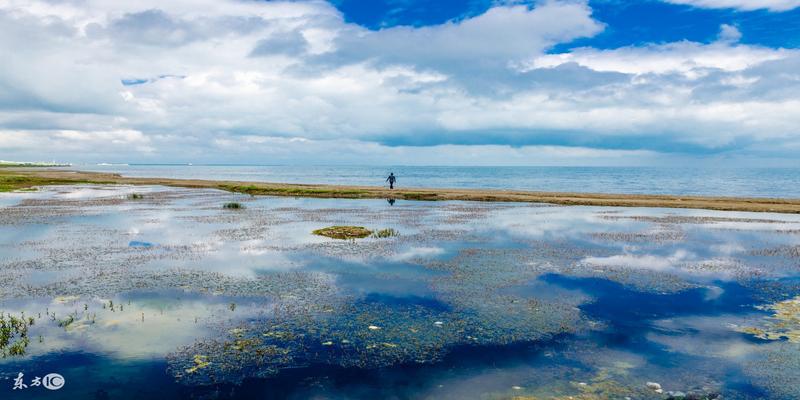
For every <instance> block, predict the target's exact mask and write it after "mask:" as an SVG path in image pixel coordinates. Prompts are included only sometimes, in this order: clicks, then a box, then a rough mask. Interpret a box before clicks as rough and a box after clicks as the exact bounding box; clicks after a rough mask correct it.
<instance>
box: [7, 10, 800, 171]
mask: <svg viewBox="0 0 800 400" xmlns="http://www.w3.org/2000/svg"><path fill="white" fill-rule="evenodd" d="M206 3H207V4H206ZM798 22H800V1H798V0H760V1H751V0H664V1H656V0H653V1H616V0H600V1H581V0H543V1H530V2H520V1H485V0H464V1H454V0H444V1H436V2H430V1H418V0H380V1H356V0H334V1H332V2H325V1H293V2H281V1H271V2H254V1H239V0H197V1H175V2H169V3H166V2H159V1H155V0H142V1H140V2H135V4H134V3H131V4H122V3H120V2H113V1H107V0H84V1H77V0H25V1H22V0H9V1H8V2H4V3H3V4H2V5H0V49H2V51H3V52H4V53H5V54H15V57H13V58H12V59H10V60H8V61H7V62H6V64H5V65H4V67H3V68H0V159H27V160H50V159H57V160H63V161H72V162H90V163H91V162H214V163H225V162H236V163H242V162H244V163H309V162H313V163H358V164H363V163H368V164H369V163H375V164H381V163H392V164H427V165H430V164H444V165H451V164H472V165H675V164H679V165H685V164H687V163H696V164H712V165H720V166H740V165H753V166H760V165H781V166H793V165H796V164H797V161H798V160H797V157H796V154H797V152H798V150H800V112H798V110H800V95H798V93H800V73H798V72H797V71H800V50H798V47H800V23H798Z"/></svg>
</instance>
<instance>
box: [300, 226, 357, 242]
mask: <svg viewBox="0 0 800 400" xmlns="http://www.w3.org/2000/svg"><path fill="white" fill-rule="evenodd" d="M311 233H313V234H315V235H319V236H325V237H329V238H332V239H344V240H347V239H363V238H365V237H367V236H369V235H371V234H372V231H371V230H369V229H367V228H364V227H363V226H346V225H337V226H329V227H327V228H322V229H317V230H315V231H313V232H311Z"/></svg>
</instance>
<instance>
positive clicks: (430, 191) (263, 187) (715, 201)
mask: <svg viewBox="0 0 800 400" xmlns="http://www.w3.org/2000/svg"><path fill="white" fill-rule="evenodd" d="M81 183H83V184H125V185H163V186H177V187H186V188H211V189H220V190H226V191H230V192H237V193H245V194H251V195H264V196H288V197H316V198H347V199H389V198H393V199H398V200H424V201H441V200H462V201H491V202H526V203H548V204H559V205H580V206H607V207H664V208H691V209H705V210H718V211H751V212H776V213H791V214H800V199H777V198H776V199H770V198H746V197H714V196H675V195H642V194H601V193H568V192H536V191H520V190H493V189H491V190H487V189H444V188H442V189H436V188H398V189H395V190H389V189H388V188H384V187H376V186H345V185H319V184H290V183H268V182H243V181H227V180H202V179H171V178H134V177H124V176H121V175H119V174H115V173H104V172H85V171H67V170H55V169H47V168H42V167H36V168H18V167H9V168H2V169H0V191H10V190H15V189H23V188H29V187H32V186H45V185H63V184H81Z"/></svg>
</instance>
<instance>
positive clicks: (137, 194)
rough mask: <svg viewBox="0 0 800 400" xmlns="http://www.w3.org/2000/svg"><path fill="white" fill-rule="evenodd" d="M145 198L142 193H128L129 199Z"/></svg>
mask: <svg viewBox="0 0 800 400" xmlns="http://www.w3.org/2000/svg"><path fill="white" fill-rule="evenodd" d="M143 198H144V195H143V194H141V193H131V194H129V195H128V200H141V199H143Z"/></svg>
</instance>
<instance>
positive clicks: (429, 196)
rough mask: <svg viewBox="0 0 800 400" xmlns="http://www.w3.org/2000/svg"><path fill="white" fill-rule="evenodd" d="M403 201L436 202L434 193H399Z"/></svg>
mask: <svg viewBox="0 0 800 400" xmlns="http://www.w3.org/2000/svg"><path fill="white" fill-rule="evenodd" d="M399 194H400V196H403V199H405V200H438V198H437V196H438V195H437V194H436V193H419V192H400V193H399Z"/></svg>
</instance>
